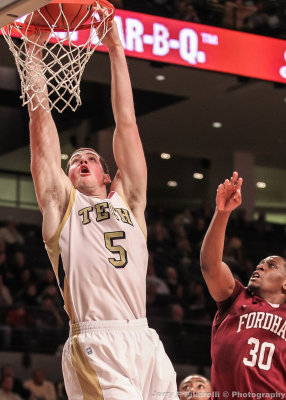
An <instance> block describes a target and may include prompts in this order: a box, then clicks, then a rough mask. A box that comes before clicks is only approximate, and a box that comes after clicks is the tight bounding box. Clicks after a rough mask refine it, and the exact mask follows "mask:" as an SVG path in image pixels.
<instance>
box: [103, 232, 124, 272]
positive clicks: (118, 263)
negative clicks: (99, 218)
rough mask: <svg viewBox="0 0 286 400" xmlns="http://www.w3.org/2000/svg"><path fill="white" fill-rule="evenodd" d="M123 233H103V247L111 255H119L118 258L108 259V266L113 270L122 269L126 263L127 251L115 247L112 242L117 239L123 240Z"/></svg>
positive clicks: (118, 246) (117, 246) (120, 247)
mask: <svg viewBox="0 0 286 400" xmlns="http://www.w3.org/2000/svg"><path fill="white" fill-rule="evenodd" d="M125 238H126V237H125V232H123V231H118V232H105V234H104V241H105V247H106V248H107V249H108V250H109V251H110V252H111V253H112V254H117V255H119V258H108V261H109V262H110V264H112V265H113V266H114V267H115V268H124V267H125V266H126V264H127V263H128V258H127V251H126V250H125V249H124V248H123V247H122V246H120V245H115V244H114V241H115V240H119V239H125Z"/></svg>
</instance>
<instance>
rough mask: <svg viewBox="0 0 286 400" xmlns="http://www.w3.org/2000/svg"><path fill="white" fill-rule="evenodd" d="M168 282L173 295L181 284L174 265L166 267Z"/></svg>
mask: <svg viewBox="0 0 286 400" xmlns="http://www.w3.org/2000/svg"><path fill="white" fill-rule="evenodd" d="M166 283H167V285H168V287H169V290H170V293H171V295H172V296H174V295H175V294H176V290H177V287H178V286H179V279H178V273H177V270H176V269H175V268H174V267H168V268H167V269H166Z"/></svg>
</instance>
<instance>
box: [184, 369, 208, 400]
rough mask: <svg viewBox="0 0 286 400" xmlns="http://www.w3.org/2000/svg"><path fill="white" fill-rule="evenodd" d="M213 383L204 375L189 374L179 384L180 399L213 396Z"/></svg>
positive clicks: (203, 398) (201, 398)
mask: <svg viewBox="0 0 286 400" xmlns="http://www.w3.org/2000/svg"><path fill="white" fill-rule="evenodd" d="M211 391H212V389H211V383H210V381H209V380H208V379H207V378H205V377H204V376H202V375H197V374H194V375H189V376H187V377H186V378H184V379H183V380H182V381H181V382H180V384H179V393H180V400H187V399H200V400H207V399H210V398H211Z"/></svg>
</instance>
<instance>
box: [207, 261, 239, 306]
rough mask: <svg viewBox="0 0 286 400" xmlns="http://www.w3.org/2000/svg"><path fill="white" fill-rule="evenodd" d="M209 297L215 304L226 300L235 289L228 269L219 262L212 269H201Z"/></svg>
mask: <svg viewBox="0 0 286 400" xmlns="http://www.w3.org/2000/svg"><path fill="white" fill-rule="evenodd" d="M202 274H203V277H204V280H205V282H206V284H207V287H208V289H209V292H210V295H211V296H212V298H213V299H214V300H215V301H216V302H221V301H225V300H227V299H228V298H229V297H230V296H231V295H232V293H233V291H234V288H235V280H234V277H233V275H232V273H231V271H230V269H229V267H228V266H227V265H226V264H225V263H224V262H221V263H220V264H219V265H217V266H215V268H212V269H206V268H202Z"/></svg>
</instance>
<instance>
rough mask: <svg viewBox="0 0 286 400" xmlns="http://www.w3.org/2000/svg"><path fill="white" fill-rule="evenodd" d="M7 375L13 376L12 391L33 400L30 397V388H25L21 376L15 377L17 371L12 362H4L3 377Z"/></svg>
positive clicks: (25, 398) (27, 399)
mask: <svg viewBox="0 0 286 400" xmlns="http://www.w3.org/2000/svg"><path fill="white" fill-rule="evenodd" d="M6 376H10V377H11V378H13V388H12V392H14V393H16V394H18V395H19V396H20V397H22V398H23V399H24V400H33V399H30V397H31V392H30V390H28V389H25V388H24V386H23V384H22V381H21V380H20V379H19V378H17V377H15V371H14V368H13V367H12V365H11V364H4V365H3V366H2V368H1V379H3V378H4V377H6Z"/></svg>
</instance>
